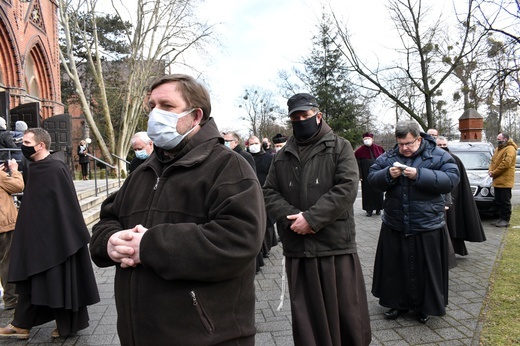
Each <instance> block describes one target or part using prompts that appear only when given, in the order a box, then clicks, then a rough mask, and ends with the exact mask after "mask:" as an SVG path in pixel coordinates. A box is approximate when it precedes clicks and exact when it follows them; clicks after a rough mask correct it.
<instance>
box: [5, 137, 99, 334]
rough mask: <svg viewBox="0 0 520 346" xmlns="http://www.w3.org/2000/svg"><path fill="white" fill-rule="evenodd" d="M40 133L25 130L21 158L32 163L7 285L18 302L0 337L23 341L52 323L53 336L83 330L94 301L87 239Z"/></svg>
mask: <svg viewBox="0 0 520 346" xmlns="http://www.w3.org/2000/svg"><path fill="white" fill-rule="evenodd" d="M50 145H51V137H50V135H49V133H48V132H47V131H45V130H44V129H42V128H32V129H28V130H27V131H25V133H24V135H23V141H22V153H23V155H24V156H25V157H26V158H27V159H28V160H31V161H32V162H31V170H30V171H29V179H28V183H27V186H26V188H25V190H24V199H23V202H22V204H21V206H20V212H19V214H18V220H17V222H16V227H15V230H14V237H13V242H12V245H11V262H10V267H9V282H12V283H15V284H16V292H17V293H18V302H17V304H16V309H15V313H14V318H13V321H12V322H11V323H10V324H9V325H7V326H6V327H3V328H0V337H14V338H18V339H28V338H29V335H30V330H31V328H32V327H34V326H37V325H41V324H44V323H47V322H49V321H52V320H56V325H57V328H56V329H55V330H54V331H53V332H52V334H51V336H52V337H60V336H67V335H69V334H74V333H76V332H77V331H79V330H81V329H84V328H86V327H88V325H89V323H88V320H89V317H88V311H87V306H88V305H92V304H95V303H97V302H99V294H98V289H97V285H96V280H95V277H94V272H93V270H92V264H91V260H90V256H89V250H88V242H89V239H90V234H89V232H88V230H87V226H86V225H85V221H84V220H83V215H82V213H81V208H80V206H79V202H78V199H77V196H76V190H75V189H74V184H73V183H72V179H71V177H70V174H69V170H68V168H67V166H66V165H65V163H64V162H63V161H60V160H56V159H54V158H52V157H51V156H50V153H49V149H48V148H49V147H50Z"/></svg>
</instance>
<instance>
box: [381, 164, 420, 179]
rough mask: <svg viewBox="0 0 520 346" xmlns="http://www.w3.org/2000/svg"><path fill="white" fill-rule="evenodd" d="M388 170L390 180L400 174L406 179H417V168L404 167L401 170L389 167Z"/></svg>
mask: <svg viewBox="0 0 520 346" xmlns="http://www.w3.org/2000/svg"><path fill="white" fill-rule="evenodd" d="M388 170H389V172H390V176H391V177H392V179H396V178H397V177H399V176H400V175H401V174H402V175H404V176H405V177H407V178H408V179H412V180H415V179H417V168H415V167H406V168H405V169H401V168H399V167H390V168H389V169H388Z"/></svg>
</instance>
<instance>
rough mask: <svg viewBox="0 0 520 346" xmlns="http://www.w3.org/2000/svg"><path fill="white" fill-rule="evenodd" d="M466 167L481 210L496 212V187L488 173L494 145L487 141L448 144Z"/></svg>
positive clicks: (474, 195) (478, 207)
mask: <svg viewBox="0 0 520 346" xmlns="http://www.w3.org/2000/svg"><path fill="white" fill-rule="evenodd" d="M448 148H449V149H450V152H452V153H453V154H455V155H456V156H457V157H458V158H460V160H461V161H462V163H463V164H464V168H466V173H467V175H468V180H469V184H470V186H471V192H472V193H473V197H474V198H475V203H476V204H477V209H478V210H479V212H486V213H492V214H494V213H495V189H494V188H493V187H492V186H491V184H492V183H493V179H492V178H491V177H490V176H489V174H488V169H489V164H490V163H491V157H492V156H493V151H494V148H493V145H492V144H491V143H487V142H453V143H449V144H448Z"/></svg>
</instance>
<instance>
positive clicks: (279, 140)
mask: <svg viewBox="0 0 520 346" xmlns="http://www.w3.org/2000/svg"><path fill="white" fill-rule="evenodd" d="M285 142H287V137H285V136H284V135H282V134H281V133H278V134H276V136H274V137H273V143H275V144H278V143H285Z"/></svg>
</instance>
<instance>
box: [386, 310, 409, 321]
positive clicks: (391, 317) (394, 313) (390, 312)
mask: <svg viewBox="0 0 520 346" xmlns="http://www.w3.org/2000/svg"><path fill="white" fill-rule="evenodd" d="M407 312H408V310H399V309H390V310H388V311H387V312H385V318H386V319H387V320H395V319H396V318H397V317H399V316H401V315H402V314H406V313H407Z"/></svg>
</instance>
